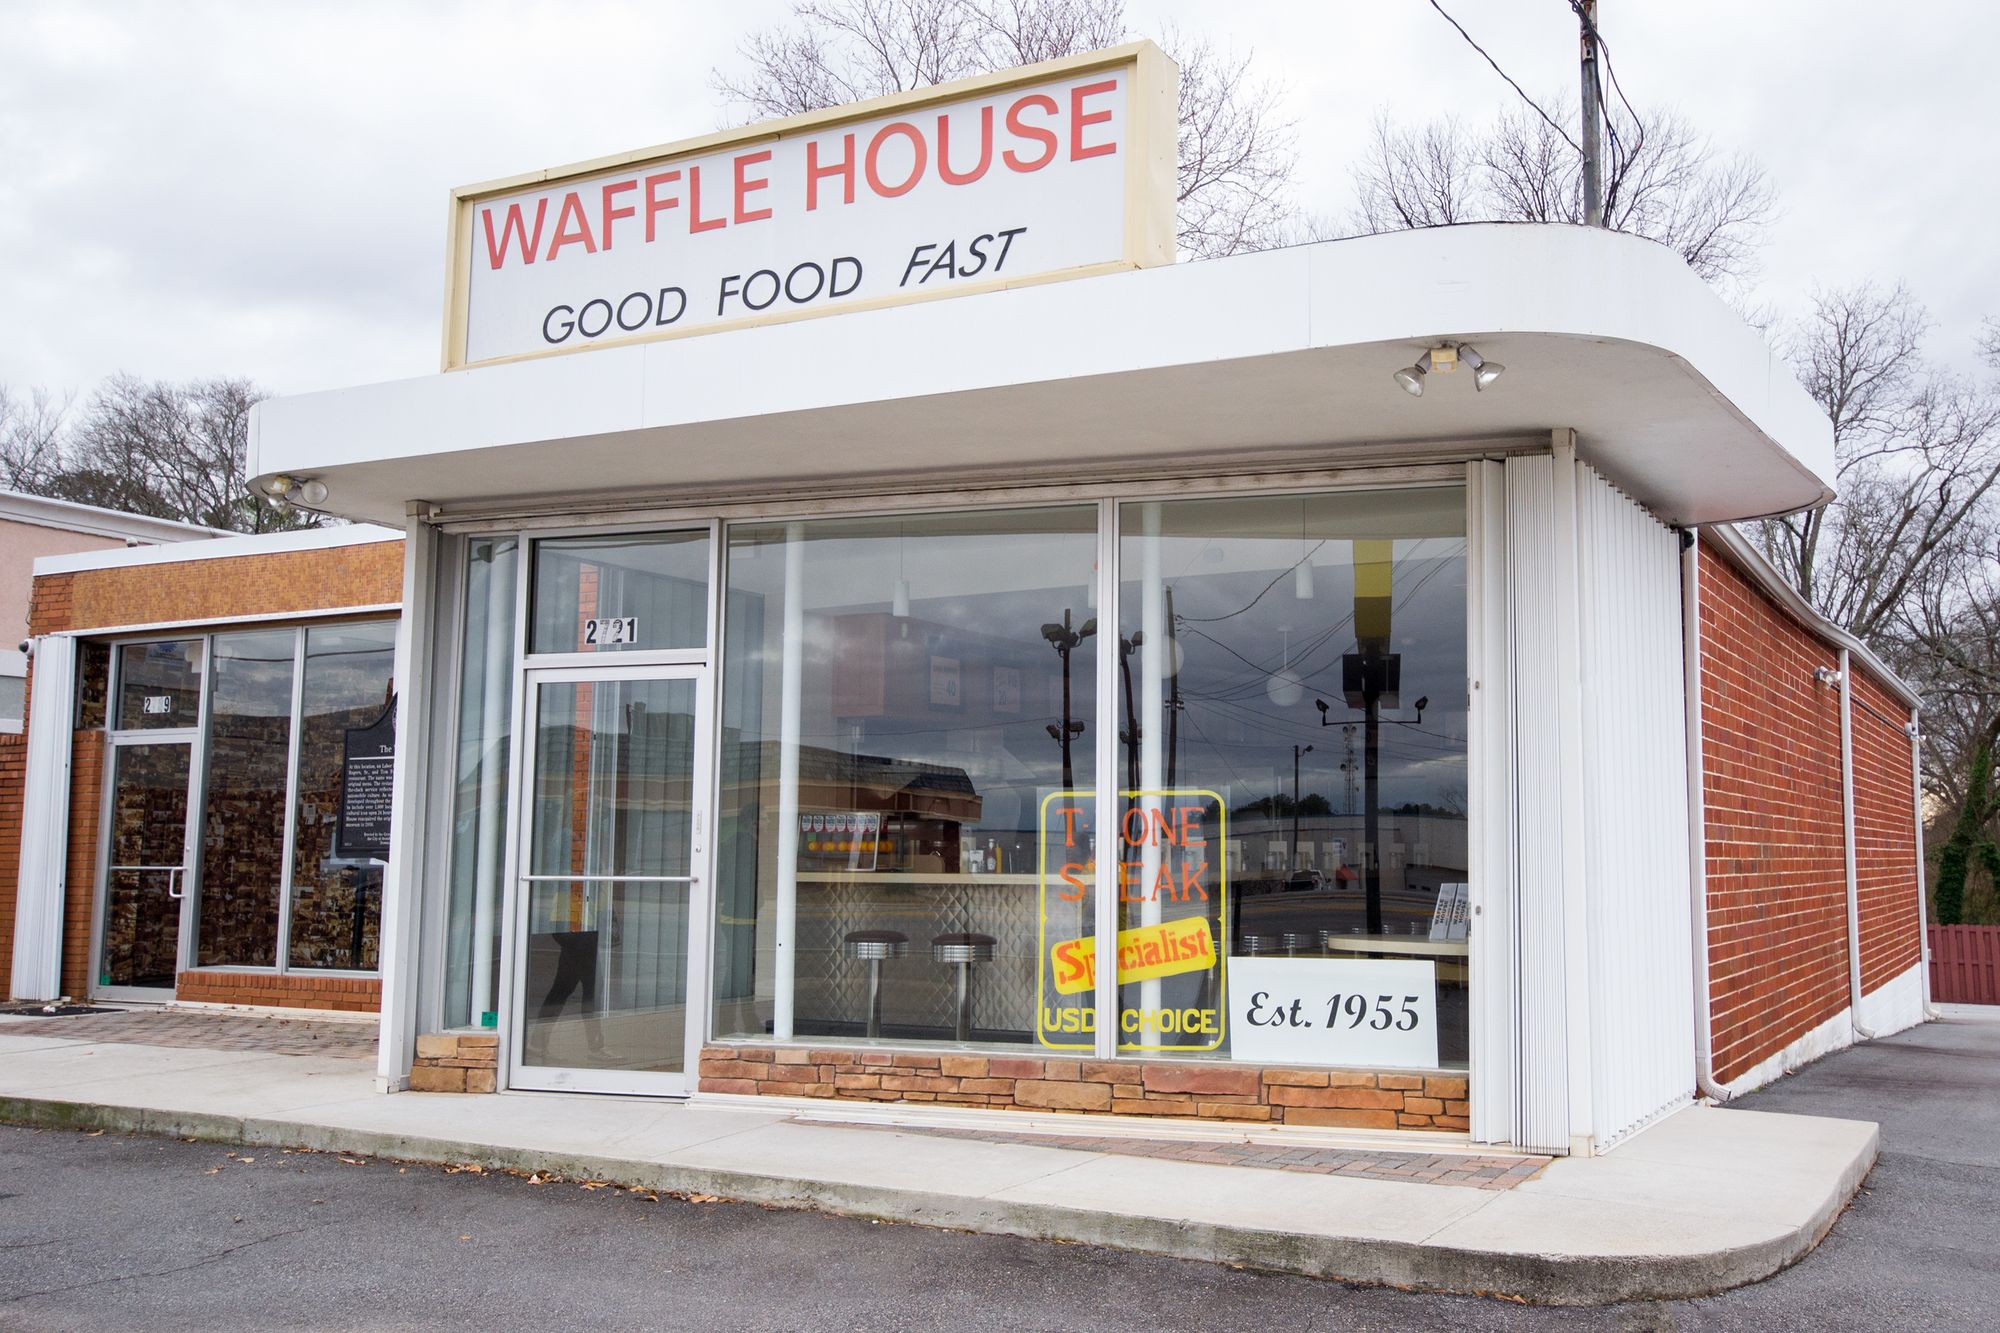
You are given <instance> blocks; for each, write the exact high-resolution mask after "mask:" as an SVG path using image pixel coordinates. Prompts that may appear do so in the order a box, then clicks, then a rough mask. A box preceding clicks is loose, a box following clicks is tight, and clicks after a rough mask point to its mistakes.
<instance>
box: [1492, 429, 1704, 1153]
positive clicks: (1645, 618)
mask: <svg viewBox="0 0 2000 1333" xmlns="http://www.w3.org/2000/svg"><path fill="white" fill-rule="evenodd" d="M1569 440H1570V436H1569V433H1568V432H1566V431H1564V432H1558V433H1557V442H1556V449H1555V452H1554V453H1553V454H1552V455H1551V454H1544V455H1536V456H1523V457H1514V458H1509V459H1507V460H1506V461H1505V462H1504V463H1474V464H1472V465H1471V467H1470V477H1469V486H1468V502H1469V505H1470V508H1471V524H1470V527H1469V532H1470V534H1471V542H1470V544H1471V547H1472V549H1473V550H1474V551H1475V552H1476V553H1477V565H1476V569H1477V572H1476V574H1475V575H1474V580H1475V582H1474V585H1473V588H1472V595H1471V597H1470V599H1469V613H1470V614H1469V619H1470V625H1469V635H1470V658H1469V660H1470V662H1471V670H1472V673H1473V681H1472V693H1473V698H1474V700H1475V720H1474V723H1473V731H1474V735H1475V737H1476V748H1475V752H1474V770H1473V781H1474V784H1475V792H1476V797H1475V801H1474V809H1475V810H1476V811H1477V812H1478V818H1479V819H1480V821H1481V823H1480V827H1479V828H1478V829H1477V830H1475V832H1474V835H1473V838H1474V846H1475V848H1476V851H1475V860H1474V869H1473V879H1474V883H1475V884H1476V885H1477V886H1478V889H1477V892H1478V894H1479V896H1478V898H1477V899H1476V900H1475V906H1476V907H1477V909H1478V912H1479V915H1478V918H1477V921H1476V926H1475V933H1474V936H1473V938H1474V939H1475V940H1476V941H1478V943H1476V944H1475V946H1474V947H1475V950H1476V952H1475V956H1474V959H1473V977H1474V982H1473V984H1474V987H1475V992H1474V1003H1473V1012H1474V1019H1473V1021H1474V1025H1475V1026H1474V1034H1475V1039H1474V1046H1473V1049H1474V1062H1475V1064H1474V1070H1473V1093H1472V1096H1473V1117H1474V1118H1473V1137H1474V1138H1476V1139H1479V1140H1481V1141H1485V1142H1510V1143H1514V1144H1517V1145H1519V1146H1521V1147H1524V1148H1532V1149H1536V1150H1540V1151H1545V1152H1601V1151H1603V1150H1605V1149H1606V1148H1608V1147H1610V1146H1611V1145H1613V1144H1615V1143H1617V1142H1618V1141H1619V1140H1620V1139H1622V1138H1623V1137H1625V1136H1626V1135H1628V1134H1630V1133H1631V1132H1632V1131H1633V1130H1634V1129H1636V1128H1638V1127H1640V1126H1642V1125H1644V1124H1646V1123H1647V1122H1649V1121H1650V1120H1652V1119H1654V1118H1656V1117H1657V1116H1658V1115H1660V1114H1661V1113H1663V1112H1664V1111H1667V1110H1669V1109H1671V1108H1673V1107H1677V1106H1681V1105H1684V1104H1686V1103H1687V1102H1688V1101H1689V1100H1690V1099H1691V1098H1692V1096H1693V1093H1694V1017H1693V1013H1694V1010H1693V988H1694V981H1693V971H1692V969H1693V953H1692V947H1693V946H1692V931H1691V928H1690V925H1689V921H1688V909H1687V902H1688V851H1687V819H1688V813H1687V794H1686V790H1685V778H1686V772H1687V756H1686V748H1685V747H1686V735H1685V729H1684V727H1683V720H1682V712H1683V689H1682V684H1681V652H1680V625H1681V618H1680V558H1679V542H1678V539H1677V538H1676V536H1675V535H1674V533H1673V532H1672V531H1670V530H1669V529H1667V528H1666V527H1664V526H1663V525H1662V524H1660V523H1659V522H1658V521H1657V520H1656V519H1654V518H1653V517H1652V516H1651V515H1650V514H1648V513H1647V512H1646V511H1645V510H1644V509H1642V508H1640V507H1639V506H1638V505H1636V504H1634V503H1633V502H1632V501H1630V500H1629V499H1627V498H1626V497H1625V496H1624V495H1622V494H1620V493H1619V491H1618V490H1617V489H1616V488H1614V487H1613V486H1611V485H1610V484H1609V483H1607V482H1606V481H1605V480H1604V479H1603V478H1602V477H1600V476H1599V475H1598V474H1597V473H1596V472H1595V471H1593V470H1592V469H1591V468H1590V467H1588V466H1587V465H1585V464H1581V463H1578V462H1576V461H1575V457H1574V453H1573V449H1572V446H1571V445H1570V443H1569Z"/></svg>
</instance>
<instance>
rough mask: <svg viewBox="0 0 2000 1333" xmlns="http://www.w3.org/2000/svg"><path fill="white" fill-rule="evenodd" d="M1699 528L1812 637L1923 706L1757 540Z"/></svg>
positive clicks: (1728, 529) (1720, 528)
mask: <svg viewBox="0 0 2000 1333" xmlns="http://www.w3.org/2000/svg"><path fill="white" fill-rule="evenodd" d="M1701 532H1702V534H1703V535H1704V536H1707V537H1711V538H1713V539H1714V540H1715V543H1716V545H1718V546H1720V547H1722V549H1723V550H1724V551H1726V552H1728V553H1729V559H1730V562H1731V563H1733V564H1734V565H1735V566H1736V567H1737V568H1738V569H1739V570H1741V571H1742V572H1743V574H1744V576H1745V577H1747V578H1748V579H1749V580H1750V581H1751V582H1752V583H1754V584H1756V585H1757V586H1758V587H1759V588H1761V589H1762V590H1763V591H1764V593H1765V594H1766V595H1767V596H1769V597H1770V598H1771V600H1772V601H1774V602H1776V603H1777V604H1778V605H1779V606H1781V607H1783V608H1784V609H1785V612H1786V613H1787V614H1788V615H1790V616H1791V617H1792V619H1794V620H1796V621H1798V622H1799V624H1801V625H1803V626H1804V627H1805V628H1806V630H1807V631H1808V632H1809V633H1811V634H1812V635H1813V636H1814V637H1815V638H1817V639H1819V640H1820V641H1822V642H1824V643H1827V644H1830V645H1832V646H1833V647H1835V648H1845V649H1846V650H1847V651H1848V654H1849V656H1851V657H1858V658H1860V659H1861V662H1862V664H1863V665H1864V666H1866V667H1867V668H1868V670H1869V673H1870V674H1871V675H1873V676H1874V677H1875V678H1876V679H1877V680H1879V681H1880V682H1882V685H1883V687H1884V688H1885V689H1887V690H1888V691H1889V693H1891V694H1893V695H1895V696H1896V697H1897V698H1898V699H1901V700H1902V701H1903V703H1904V704H1905V705H1906V706H1908V707H1909V708H1911V709H1913V710H1920V709H1922V708H1923V706H1924V700H1923V696H1922V695H1920V694H1918V693H1917V692H1916V690H1915V689H1914V688H1913V687H1912V686H1911V685H1910V683H1909V682H1908V681H1906V680H1904V679H1903V678H1902V677H1901V676H1899V675H1897V674H1896V673H1895V672H1893V671H1891V670H1890V669H1889V668H1888V667H1886V666H1884V665H1883V663H1882V659H1881V658H1879V657H1877V656H1875V654H1874V652H1873V651H1871V650H1870V649H1869V647H1868V645H1867V644H1865V643H1863V642H1862V641H1861V640H1859V639H1857V638H1855V637H1854V636H1853V635H1852V634H1850V633H1848V632H1847V631H1846V630H1844V629H1842V628H1841V627H1840V626H1838V625H1836V624H1834V623H1833V622H1832V621H1831V620H1828V619H1827V618H1826V617H1825V616H1823V615H1821V614H1820V613H1819V612H1818V611H1815V610H1814V609H1813V606H1812V603H1810V602H1808V601H1807V600H1806V599H1805V598H1803V597H1801V596H1799V594H1798V590H1797V589H1795V588H1793V587H1792V585H1791V584H1789V583H1787V582H1785V576H1784V575H1782V574H1780V573H1779V572H1778V571H1777V569H1776V567H1775V566H1773V565H1772V564H1771V562H1770V561H1769V560H1766V559H1765V558H1764V553H1763V552H1762V551H1759V550H1758V549H1757V547H1756V544H1755V543H1753V542H1752V541H1751V540H1750V539H1749V538H1748V537H1746V536H1744V535H1743V533H1742V531H1741V530H1740V529H1738V528H1735V527H1733V526H1731V525H1729V524H1726V523H1718V524H1715V525H1713V526H1709V527H1703V528H1702V529H1701Z"/></svg>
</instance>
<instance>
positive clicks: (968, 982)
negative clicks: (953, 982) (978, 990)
mask: <svg viewBox="0 0 2000 1333" xmlns="http://www.w3.org/2000/svg"><path fill="white" fill-rule="evenodd" d="M998 943H999V941H998V940H996V939H994V938H993V937H992V936H991V935H979V934H975V933H973V932H971V931H961V932H958V933H955V934H950V935H934V936H932V937H931V960H932V961H933V962H938V963H950V964H953V965H954V966H956V967H957V968H958V1040H960V1041H971V1040H972V965H973V964H974V963H990V962H992V961H993V946H994V945H995V944H998Z"/></svg>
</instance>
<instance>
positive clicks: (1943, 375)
mask: <svg viewBox="0 0 2000 1333" xmlns="http://www.w3.org/2000/svg"><path fill="white" fill-rule="evenodd" d="M1929 327H1930V319H1929V316H1928V315H1927V314H1926V312H1925V311H1924V309H1923V307H1922V306H1921V305H1919V304H1918V303H1917V302H1916V301H1915V300H1914V299H1913V298H1912V297H1911V296H1910V294H1909V293H1908V292H1907V291H1906V290H1905V289H1904V288H1902V287H1901V286H1898V287H1895V288H1893V289H1891V290H1889V291H1886V292H1885V291H1882V290H1881V289H1879V288H1877V287H1875V286H1873V285H1872V284H1865V283H1864V284H1862V285H1860V286H1857V287H1851V288H1846V289H1841V290H1833V291H1820V292H1817V293H1815V295H1814V298H1813V306H1812V310H1811V312H1810V313H1809V314H1808V315H1807V317H1806V318H1805V319H1804V320H1803V321H1802V322H1801V323H1800V324H1799V325H1798V326H1797V327H1795V328H1794V329H1792V330H1790V331H1789V332H1788V333H1787V334H1785V335H1784V336H1783V338H1782V340H1781V341H1782V343H1783V346H1784V348H1785V350H1786V352H1787V353H1788V355H1789V357H1790V359H1791V361H1792V364H1793V367H1794V369H1795V370H1796V371H1797V373H1798V376H1799V379H1800V382H1801V383H1802V384H1804V385H1805V387H1806V389H1807V391H1808V392H1810V393H1811V394H1812V396H1813V398H1814V399H1815V400H1816V401H1817V402H1818V403H1819V405H1820V406H1821V408H1823V409H1824V410H1825V411H1826V414H1827V416H1828V417H1829V418H1830V419H1831V420H1832V422H1833V439H1834V470H1835V471H1834V486H1835V489H1836V490H1837V492H1838V498H1836V499H1835V500H1834V501H1833V502H1832V503H1831V504H1829V505H1827V506H1826V507H1824V508H1822V509H1814V510H1808V511H1806V512H1804V513H1799V514H1792V515H1788V516H1786V517H1783V518H1773V519H1765V520H1763V521H1762V522H1761V523H1758V524H1756V525H1755V526H1754V529H1753V535H1754V536H1755V538H1756V540H1757V542H1758V544H1759V546H1760V547H1761V548H1762V550H1763V551H1764V554H1765V555H1766V556H1768V557H1769V558H1770V559H1771V561H1772V563H1773V564H1775V565H1776V566H1777V567H1778V570H1779V572H1780V573H1782V574H1783V575H1784V576H1785V578H1786V579H1787V580H1788V581H1789V582H1790V583H1791V584H1792V586H1793V587H1795V588H1797V589H1798V590H1799V593H1800V594H1801V595H1802V596H1804V597H1805V598H1806V600H1807V601H1809V602H1811V603H1812V604H1813V606H1814V607H1816V608H1817V609H1818V610H1819V611H1821V612H1822V613H1823V614H1825V615H1826V616H1827V617H1828V618H1829V619H1831V620H1833V621H1834V622H1835V623H1837V624H1840V625H1844V626H1846V627H1847V628H1848V629H1849V630H1851V631H1852V632H1853V633H1855V634H1857V635H1859V636H1860V637H1862V638H1864V639H1868V640H1871V641H1874V640H1877V639H1879V638H1881V637H1882V636H1884V635H1886V634H1889V633H1891V632H1892V631H1894V630H1895V629H1896V628H1897V626H1898V623H1899V617H1902V616H1904V614H1905V612H1906V611H1907V610H1908V607H1909V603H1910V600H1911V598H1913V597H1915V596H1916V595H1917V594H1919V593H1920V592H1921V591H1922V589H1923V581H1924V580H1925V579H1926V578H1931V577H1948V576H1949V575H1950V574H1951V572H1952V570H1953V568H1954V566H1953V564H1952V563H1951V560H1952V557H1953V556H1954V553H1955V552H1958V551H1961V550H1963V549H1965V547H1966V543H1967V541H1968V540H1969V539H1970V538H1971V536H1972V535H1973V534H1975V533H1976V532H1977V531H1979V527H1978V525H1979V523H1980V521H1981V519H1982V516H1983V515H1984V514H1985V512H1986V510H1987V507H1988V505H1989V504H1990V503H1991V500H1992V497H1993V495H1994V487H1995V483H1996V482H2000V398H1996V395H1995V393H1994V391H1993V389H1992V387H1991V386H1989V385H1982V384H1977V383H1974V382H1972V381H1969V380H1967V379H1965V378H1964V377H1962V376H1958V375H1954V374H1950V373H1947V372H1945V371H1942V370H1939V369H1937V368H1935V367H1932V366H1930V365H1928V364H1927V363H1926V362H1925V360H1924V357H1923V353H1922V340H1923V337H1924V334H1925V333H1926V332H1927V331H1928V329H1929Z"/></svg>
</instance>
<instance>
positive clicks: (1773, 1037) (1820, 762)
mask: <svg viewBox="0 0 2000 1333" xmlns="http://www.w3.org/2000/svg"><path fill="white" fill-rule="evenodd" d="M1700 559H1701V704H1702V728H1703V733H1702V760H1703V774H1702V789H1703V798H1704V802H1705V805H1706V836H1707V843H1708V856H1707V870H1708V947H1709V991H1710V1015H1711V1031H1712V1039H1713V1043H1714V1056H1715V1073H1716V1077H1717V1078H1718V1079H1720V1080H1722V1081H1724V1082H1727V1081H1729V1080H1730V1079H1733V1078H1735V1077H1737V1076H1738V1075H1740V1074H1742V1073H1743V1072H1744V1071H1745V1070H1747V1069H1749V1068H1750V1067H1752V1066H1753V1065H1756V1064H1757V1063H1758V1062H1760V1061H1762V1060H1764V1059H1766V1058H1768V1057H1770V1056H1771V1055H1774V1054H1776V1053H1777V1052H1778V1051H1780V1050H1782V1049H1783V1048H1784V1047H1785V1046H1786V1045H1788V1044H1790V1043H1791V1042H1793V1041H1795V1040H1797V1039H1798V1038H1800V1037H1802V1036H1804V1035H1805V1034H1806V1033H1808V1032H1810V1031H1811V1030H1812V1029H1813V1028H1815V1027H1817V1026H1818V1025H1819V1024H1821V1023H1823V1022H1825V1021H1827V1020H1828V1019H1831V1018H1833V1017H1835V1016H1836V1015H1838V1014H1839V1013H1840V1012H1841V1011H1842V1010H1844V1009H1846V1008H1847V1004H1848V993H1847V869H1846V857H1845V847H1844V836H1843V828H1842V818H1841V781H1840V778H1841V774H1840V691H1839V688H1838V687H1837V686H1827V685H1821V684H1819V683H1818V682H1817V681H1815V680H1814V678H1813V673H1814V671H1815V669H1816V668H1819V667H1825V668H1827V669H1829V670H1837V669H1838V668H1839V665H1840V654H1839V651H1838V650H1837V649H1835V648H1833V647H1830V646H1829V645H1827V644H1826V643H1825V642H1823V641H1822V640H1820V639H1819V638H1817V637H1815V636H1814V635H1813V634H1812V633H1810V632H1809V631H1808V630H1807V629H1806V628H1805V627H1804V626H1802V625H1801V624H1799V623H1798V622H1797V621H1795V620H1794V619H1793V618H1792V617H1791V616H1790V615H1789V614H1788V613H1787V612H1786V611H1785V610H1784V609H1783V608H1782V607H1780V606H1779V605H1778V604H1777V603H1776V602H1775V601H1773V600H1772V599H1771V598H1769V597H1768V596H1766V595H1765V594H1764V593H1763V592H1762V591H1761V590H1760V589H1759V588H1758V587H1757V585H1756V584H1754V583H1753V582H1752V581H1751V580H1750V579H1749V578H1748V577H1747V576H1745V575H1744V574H1742V573H1740V572H1739V571H1738V570H1737V569H1736V568H1735V567H1734V566H1732V565H1731V564H1730V563H1729V561H1728V559H1727V558H1726V556H1724V555H1723V554H1722V553H1721V552H1720V551H1719V550H1718V549H1717V548H1715V547H1714V546H1712V545H1710V544H1708V543H1706V542H1704V543H1703V544H1702V546H1701V549H1700ZM1853 699H1854V705H1853V714H1854V753H1855V775H1856V781H1855V814H1856V859H1857V864H1858V867H1859V871H1860V898H1861V903H1862V913H1861V925H1862V963H1863V983H1864V990H1866V989H1872V988H1873V987H1874V986H1877V985H1880V984H1881V983H1882V982H1884V981H1887V980H1888V979H1889V978H1891V977H1893V976H1895V975H1896V974H1898V973H1900V972H1902V971H1903V970H1905V969H1906V968H1908V967H1909V966H1910V965H1911V964H1913V963H1914V962H1915V961H1916V959H1917V953H1916V950H1917V933H1916V927H1917V921H1916V883H1915V879H1914V875H1915V855H1916V851H1915V834H1914V829H1913V827H1912V817H1911V794H1910V754H1909V741H1908V739H1907V738H1906V737H1904V736H1902V735H1900V734H1897V733H1892V732H1891V731H1890V729H1889V728H1888V727H1887V726H1885V725H1884V724H1883V723H1881V722H1879V721H1878V720H1876V719H1875V718H1873V717H1870V716H1869V715H1868V714H1867V713H1866V711H1865V710H1864V709H1863V707H1862V704H1863V703H1864V702H1866V703H1867V704H1869V705H1870V706H1872V707H1874V708H1875V709H1876V710H1877V711H1878V712H1881V713H1883V714H1885V715H1887V716H1889V717H1897V716H1898V715H1899V714H1900V715H1902V716H1907V713H1906V711H1905V710H1903V709H1902V708H1901V707H1900V706H1899V705H1897V704H1895V703H1894V702H1893V701H1892V700H1891V698H1890V696H1889V694H1888V692H1887V691H1886V690H1884V689H1883V688H1882V687H1881V685H1880V684H1879V683H1877V682H1876V681H1874V680H1872V679H1870V678H1869V677H1868V675H1867V673H1866V671H1865V670H1864V669H1862V668H1861V667H1860V666H1859V664H1856V667H1855V672H1854V685H1853ZM1898 745H1900V747H1901V748H1900V751H1897V749H1896V747H1897V746H1898Z"/></svg>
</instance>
